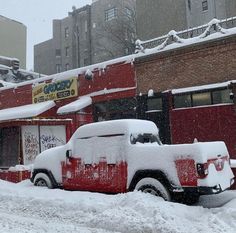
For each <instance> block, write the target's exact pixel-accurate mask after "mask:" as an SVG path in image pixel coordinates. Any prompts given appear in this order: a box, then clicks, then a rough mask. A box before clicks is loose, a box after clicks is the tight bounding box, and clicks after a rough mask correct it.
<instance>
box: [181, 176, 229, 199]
mask: <svg viewBox="0 0 236 233" xmlns="http://www.w3.org/2000/svg"><path fill="white" fill-rule="evenodd" d="M233 183H234V178H232V179H231V182H230V186H231V185H233ZM229 188H230V187H228V188H227V189H229ZM183 190H184V192H186V193H196V194H197V193H198V194H199V195H209V194H217V193H221V192H223V191H225V189H224V190H223V189H222V188H221V186H220V184H218V185H215V186H213V187H205V186H199V187H183Z"/></svg>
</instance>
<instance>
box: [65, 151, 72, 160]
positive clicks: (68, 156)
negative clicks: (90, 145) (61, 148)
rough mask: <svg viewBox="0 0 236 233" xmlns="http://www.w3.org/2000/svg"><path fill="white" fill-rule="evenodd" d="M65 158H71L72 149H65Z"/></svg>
mask: <svg viewBox="0 0 236 233" xmlns="http://www.w3.org/2000/svg"><path fill="white" fill-rule="evenodd" d="M66 158H67V159H71V158H72V150H67V151H66Z"/></svg>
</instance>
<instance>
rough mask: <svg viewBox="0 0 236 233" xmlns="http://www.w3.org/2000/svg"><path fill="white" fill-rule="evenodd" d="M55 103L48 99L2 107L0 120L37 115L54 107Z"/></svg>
mask: <svg viewBox="0 0 236 233" xmlns="http://www.w3.org/2000/svg"><path fill="white" fill-rule="evenodd" d="M55 105H56V104H55V103H54V101H47V102H42V103H37V104H28V105H23V106H19V107H14V108H6V109H2V110H0V121H6V120H13V119H22V118H30V117H36V116H38V115H40V114H42V113H44V112H46V111H47V110H49V109H51V108H53V107H54V106H55Z"/></svg>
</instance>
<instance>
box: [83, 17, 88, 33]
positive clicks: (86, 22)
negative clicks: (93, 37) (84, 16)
mask: <svg viewBox="0 0 236 233" xmlns="http://www.w3.org/2000/svg"><path fill="white" fill-rule="evenodd" d="M84 31H85V32H87V31H88V21H87V20H85V21H84Z"/></svg>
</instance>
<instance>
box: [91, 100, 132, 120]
mask: <svg viewBox="0 0 236 233" xmlns="http://www.w3.org/2000/svg"><path fill="white" fill-rule="evenodd" d="M135 109H136V99H135V98H130V99H118V100H110V101H106V102H101V103H97V104H95V105H94V110H95V121H104V120H114V119H128V118H135V117H136V114H135Z"/></svg>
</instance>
